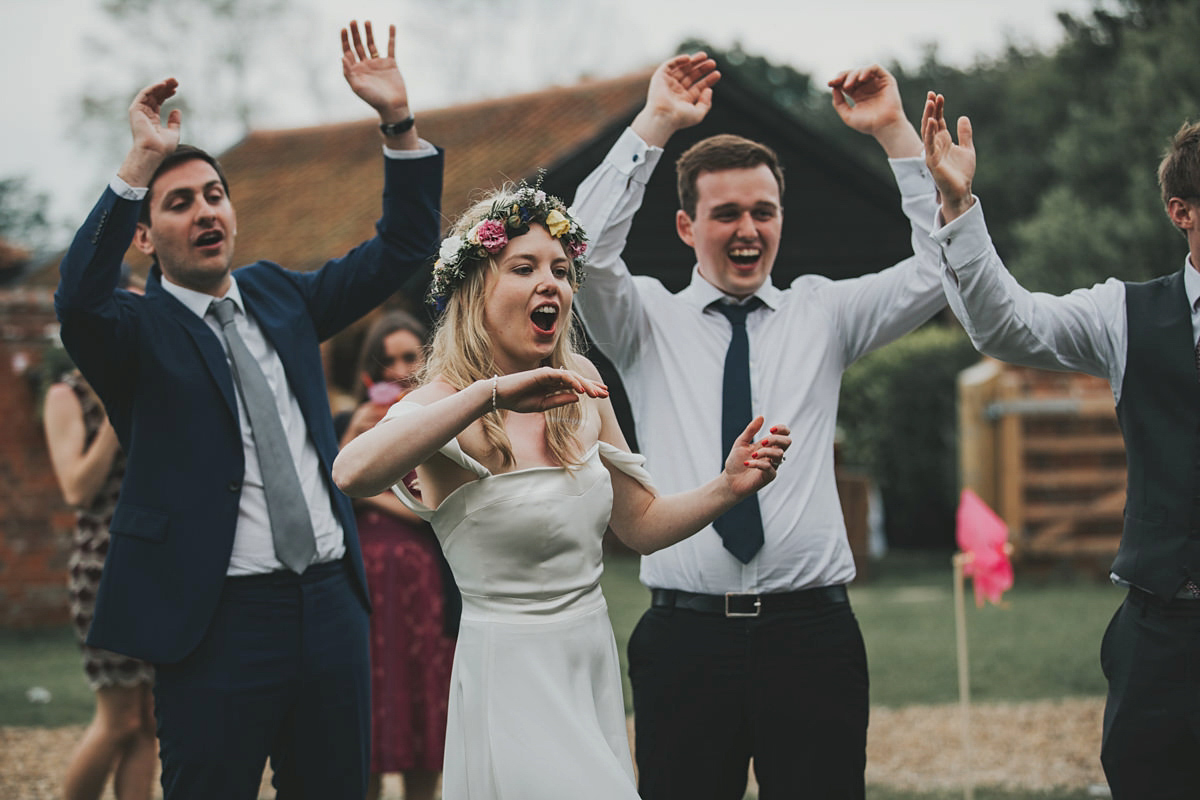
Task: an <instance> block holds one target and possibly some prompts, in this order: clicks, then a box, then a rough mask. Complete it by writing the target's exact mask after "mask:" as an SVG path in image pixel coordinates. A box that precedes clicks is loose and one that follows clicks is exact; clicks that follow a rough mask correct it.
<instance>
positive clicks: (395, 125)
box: [379, 114, 416, 136]
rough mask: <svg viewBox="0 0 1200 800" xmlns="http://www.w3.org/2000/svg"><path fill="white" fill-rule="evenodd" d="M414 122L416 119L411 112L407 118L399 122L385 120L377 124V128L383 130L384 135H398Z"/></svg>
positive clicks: (407, 129) (410, 127) (409, 127)
mask: <svg viewBox="0 0 1200 800" xmlns="http://www.w3.org/2000/svg"><path fill="white" fill-rule="evenodd" d="M415 123H416V119H414V118H413V115H412V114H409V115H408V119H402V120H400V121H399V122H385V123H383V124H382V125H380V126H379V130H381V131H383V135H384V136H399V135H400V134H402V133H407V132H408V131H409V130H411V129H412V126H413V125H414V124H415Z"/></svg>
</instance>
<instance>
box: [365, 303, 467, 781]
mask: <svg viewBox="0 0 1200 800" xmlns="http://www.w3.org/2000/svg"><path fill="white" fill-rule="evenodd" d="M425 335H426V330H425V328H424V326H422V325H421V324H420V323H419V322H418V321H417V320H416V319H414V318H413V317H412V316H410V315H408V314H406V313H404V312H391V313H387V314H385V315H384V316H383V317H381V318H380V319H379V321H378V322H376V323H375V325H374V326H372V328H371V330H370V331H369V332H368V333H367V337H366V340H365V342H364V344H363V350H362V356H361V359H360V367H359V369H360V374H361V375H362V378H363V383H364V384H365V386H366V391H367V398H366V402H364V403H363V404H362V405H360V406H359V407H358V408H357V409H356V410H355V411H354V412H353V414H352V415H351V416H350V420H349V422H348V424H347V426H346V432H345V434H344V435H343V436H342V444H343V445H345V444H346V442H349V441H350V440H351V439H353V438H354V437H355V436H358V435H359V434H360V433H362V432H363V431H365V430H368V429H370V428H371V427H373V426H374V425H375V423H376V422H378V421H379V420H380V419H381V418H382V417H383V415H384V414H385V413H386V412H387V410H388V408H390V407H391V405H392V403H394V402H395V401H396V400H398V399H399V398H400V397H401V396H403V395H404V393H405V392H407V391H408V389H409V388H410V384H411V383H412V381H413V379H414V378H415V377H416V373H417V371H418V370H419V369H420V368H421V366H422V365H423V363H424V340H425ZM355 503H356V505H357V514H356V518H357V521H358V538H359V541H360V543H361V545H362V552H363V563H364V565H365V567H366V571H367V585H368V586H369V587H370V591H371V602H372V604H373V610H372V613H371V706H372V708H371V781H370V784H369V788H368V793H367V800H374V799H375V798H377V797H378V796H379V791H380V784H381V778H382V776H383V775H384V774H386V773H393V772H400V773H402V774H403V776H404V797H405V800H426V798H428V800H433V797H434V794H435V792H436V790H437V782H438V776H439V774H440V773H441V769H442V758H443V754H444V752H445V740H446V706H447V703H448V700H449V691H450V666H451V663H452V662H453V660H454V636H453V631H454V630H455V629H456V627H457V621H458V594H457V589H456V588H455V586H454V583H453V579H452V578H451V576H450V573H449V569H448V568H447V567H446V566H445V559H444V558H443V557H442V552H441V548H440V546H439V545H438V542H437V539H436V538H435V537H434V535H433V530H432V529H430V527H429V526H428V525H427V524H425V523H424V522H423V521H422V520H421V519H420V518H419V517H418V516H417V515H416V514H414V513H413V512H412V511H409V510H408V509H407V508H405V507H404V505H403V504H402V503H401V502H400V501H399V500H398V499H397V498H396V497H395V496H394V495H392V494H391V493H390V492H389V493H386V494H381V495H377V496H376V497H369V498H365V499H361V500H356V501H355Z"/></svg>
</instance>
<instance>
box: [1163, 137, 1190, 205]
mask: <svg viewBox="0 0 1200 800" xmlns="http://www.w3.org/2000/svg"><path fill="white" fill-rule="evenodd" d="M1158 186H1159V188H1160V189H1162V199H1163V204H1164V205H1165V204H1167V203H1168V202H1170V200H1171V198H1172V197H1178V198H1180V199H1181V200H1200V122H1184V123H1183V125H1181V126H1180V127H1179V130H1178V131H1176V132H1175V136H1174V137H1173V138H1172V139H1171V146H1170V147H1168V148H1167V151H1166V152H1165V153H1164V154H1163V160H1162V163H1160V164H1159V165H1158Z"/></svg>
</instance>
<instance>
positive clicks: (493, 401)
mask: <svg viewBox="0 0 1200 800" xmlns="http://www.w3.org/2000/svg"><path fill="white" fill-rule="evenodd" d="M499 382H500V376H499V375H493V376H492V411H499V410H500V409H498V408H497V407H496V384H498V383H499Z"/></svg>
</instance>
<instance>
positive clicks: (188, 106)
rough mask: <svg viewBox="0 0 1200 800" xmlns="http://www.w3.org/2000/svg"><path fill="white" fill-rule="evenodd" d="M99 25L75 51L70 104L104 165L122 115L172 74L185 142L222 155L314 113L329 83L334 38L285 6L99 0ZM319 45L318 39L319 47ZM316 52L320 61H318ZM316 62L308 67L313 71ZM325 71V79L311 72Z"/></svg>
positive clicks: (122, 143)
mask: <svg viewBox="0 0 1200 800" xmlns="http://www.w3.org/2000/svg"><path fill="white" fill-rule="evenodd" d="M102 8H103V10H104V12H105V16H106V22H105V24H104V25H102V26H101V27H100V29H99V30H97V31H96V32H95V33H93V34H91V35H89V36H88V37H87V40H86V42H85V46H86V47H87V48H88V50H89V54H90V57H91V60H92V64H93V79H92V80H90V81H89V88H88V89H87V90H86V91H85V92H84V93H83V94H82V95H81V96H80V97H79V103H80V106H81V108H82V111H83V116H84V118H85V120H86V121H87V123H88V126H89V129H92V130H98V131H102V132H103V134H102V135H101V136H100V137H95V138H96V139H98V141H97V144H99V146H100V147H101V148H102V149H103V150H104V151H106V152H107V154H108V156H109V157H108V158H103V159H98V161H100V162H101V163H104V164H111V163H112V162H113V161H114V160H116V159H118V158H119V157H120V156H121V155H122V154H123V153H124V152H125V150H126V149H127V148H128V143H129V142H128V140H129V132H128V124H127V123H126V109H128V107H129V103H130V101H131V100H132V98H133V97H134V95H136V94H137V92H138V91H139V90H140V89H141V88H142V87H143V86H146V85H148V84H149V83H151V82H152V81H154V80H158V79H161V78H164V77H167V76H174V77H176V78H178V79H179V82H180V88H181V91H180V94H179V95H178V99H177V100H176V101H175V103H174V104H173V107H176V108H180V109H181V110H183V111H184V125H185V127H186V129H185V133H184V136H185V139H186V141H189V142H191V143H195V144H200V145H201V146H204V147H208V148H210V149H216V150H219V149H223V148H224V147H227V146H228V145H230V144H232V143H233V142H235V141H237V140H238V139H239V138H241V137H242V136H244V135H245V134H246V133H247V132H249V131H250V130H251V129H252V128H253V127H255V126H256V125H261V124H262V123H264V122H265V121H267V120H275V119H279V118H280V117H281V116H283V117H285V118H286V116H287V114H286V111H287V109H288V107H289V106H294V105H295V104H297V103H299V104H302V105H305V106H310V107H314V108H320V107H321V105H322V103H323V102H324V101H325V99H326V98H327V94H328V91H329V87H330V86H331V85H333V81H334V80H340V75H339V74H338V72H337V70H336V69H335V65H336V63H337V58H338V52H339V51H338V49H337V47H336V41H335V40H333V39H330V37H328V36H321V37H320V45H319V46H318V43H317V31H315V30H314V29H313V26H312V22H311V19H310V17H308V16H305V15H303V14H299V13H297V8H296V6H294V5H293V4H290V3H288V2H287V0H193V2H188V3H177V2H173V1H172V0H104V2H103V5H102ZM327 39H328V40H329V41H326V40H327ZM322 50H324V51H326V52H327V53H328V57H324V58H323V57H321V56H320V55H318V54H319V53H320V52H321V51H322ZM318 64H319V65H320V67H319V68H318V67H317V65H318ZM325 73H333V74H332V77H331V78H330V79H329V80H319V79H317V76H318V75H322V76H323V75H324V74H325Z"/></svg>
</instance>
